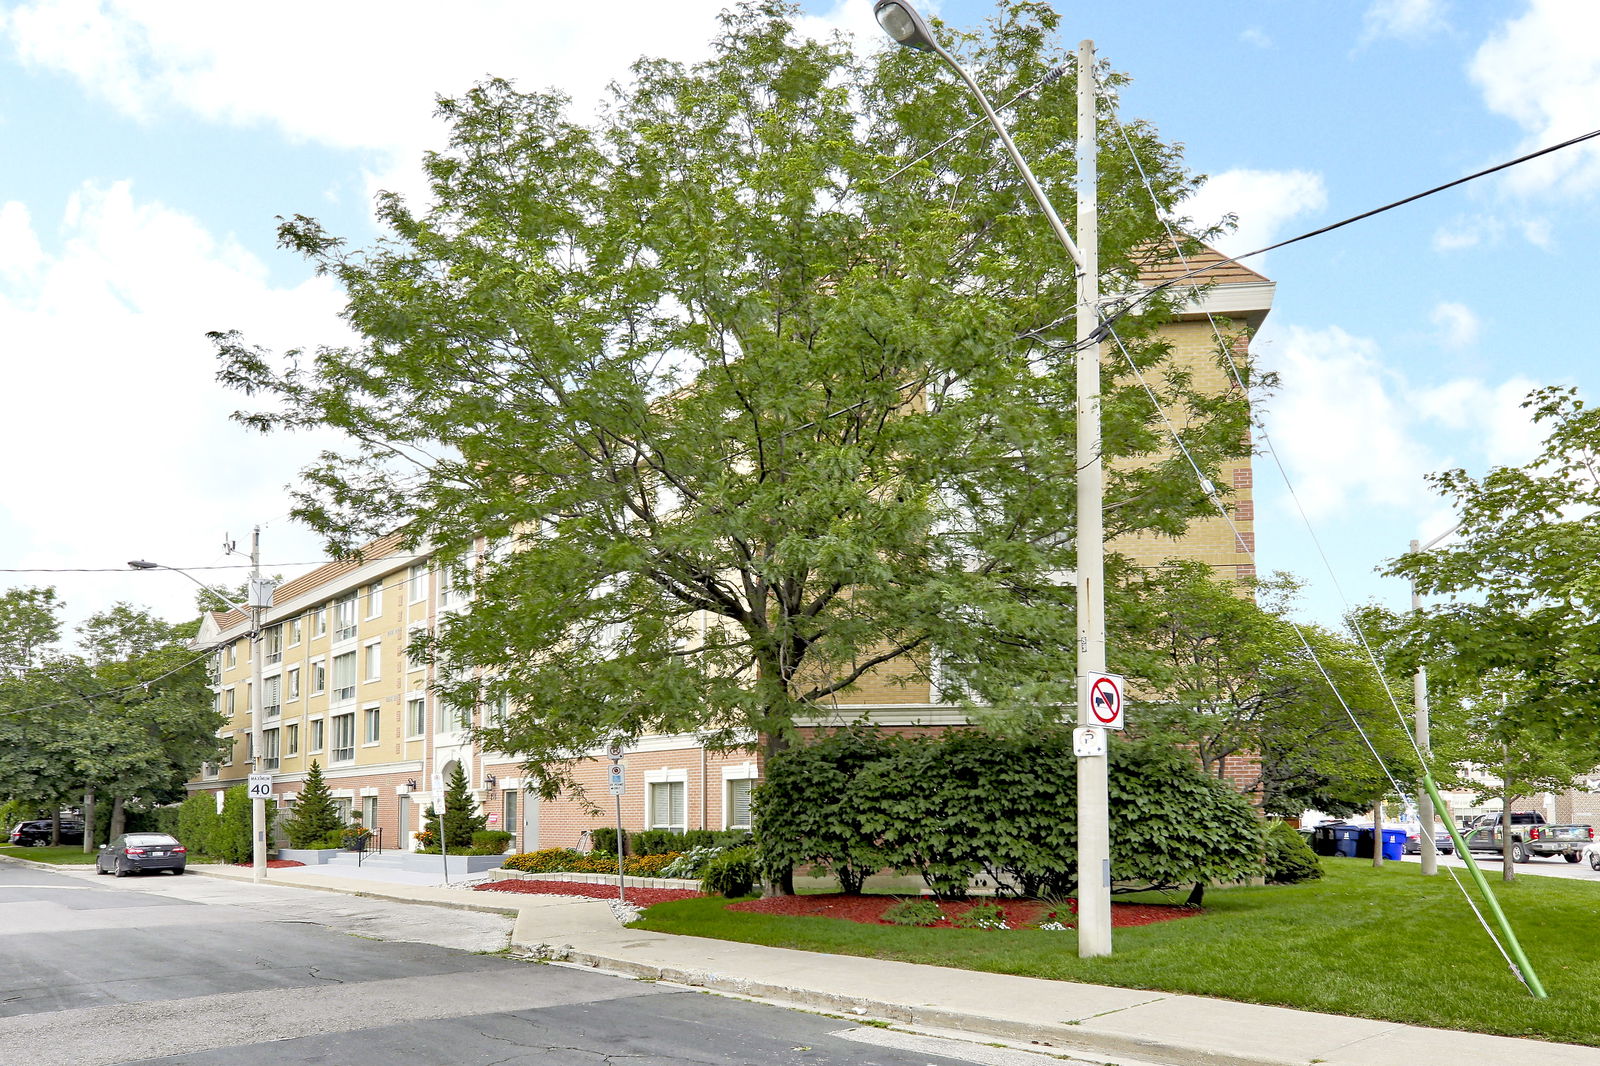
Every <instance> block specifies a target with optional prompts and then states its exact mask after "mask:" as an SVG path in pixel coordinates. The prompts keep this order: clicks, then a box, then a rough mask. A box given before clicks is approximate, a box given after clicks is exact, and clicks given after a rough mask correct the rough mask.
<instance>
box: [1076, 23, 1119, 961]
mask: <svg viewBox="0 0 1600 1066" xmlns="http://www.w3.org/2000/svg"><path fill="white" fill-rule="evenodd" d="M1094 66H1095V61H1094V42H1093V41H1082V42H1080V43H1079V45H1078V252H1079V256H1080V258H1079V261H1078V267H1079V271H1078V329H1077V340H1078V344H1077V349H1078V354H1077V386H1078V388H1077V407H1078V410H1077V415H1078V445H1077V457H1078V542H1077V548H1078V725H1080V726H1083V727H1088V728H1096V727H1098V726H1099V724H1100V723H1098V722H1097V721H1096V720H1095V717H1094V714H1093V702H1092V700H1091V699H1090V697H1089V681H1090V676H1091V675H1094V674H1102V673H1104V672H1105V669H1106V606H1105V602H1106V601H1105V522H1104V517H1103V513H1102V507H1103V498H1104V495H1105V484H1104V479H1105V470H1104V468H1103V466H1102V464H1101V458H1100V345H1099V343H1098V342H1096V341H1095V340H1094V334H1095V330H1096V329H1097V328H1098V327H1099V325H1100V228H1099V219H1098V217H1097V213H1098V211H1099V196H1098V184H1099V170H1098V158H1097V148H1096V142H1095V92H1094ZM1108 759H1109V756H1108V755H1107V753H1106V750H1105V747H1104V745H1101V747H1100V749H1099V753H1098V754H1095V755H1080V756H1078V955H1079V957H1080V958H1086V959H1087V958H1092V957H1094V956H1097V955H1109V954H1111V831H1110V828H1109V822H1110V812H1109V810H1108V807H1109V800H1108V799H1107V793H1108V788H1109V778H1110V773H1109V767H1108Z"/></svg>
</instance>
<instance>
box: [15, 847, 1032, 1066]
mask: <svg viewBox="0 0 1600 1066" xmlns="http://www.w3.org/2000/svg"><path fill="white" fill-rule="evenodd" d="M510 929H511V921H510V919H509V918H508V917H504V916H500V915H486V914H476V913H471V912H465V911H453V910H446V909H442V908H435V907H425V906H415V905H409V904H399V903H388V902H384V901H376V900H361V899H355V898H353V897H348V896H342V895H337V894H333V893H329V894H322V893H317V892H308V891H305V890H300V889H292V888H280V887H275V886H270V885H265V886H256V885H251V884H248V883H245V884H241V883H237V882H231V881H221V880H216V879H211V878H202V877H195V876H192V875H191V876H185V877H175V876H172V875H168V874H157V875H146V876H143V877H137V878H127V879H120V880H113V879H109V878H98V877H95V876H94V874H93V873H92V871H83V872H76V871H74V872H71V873H60V872H56V871H51V870H40V869H36V868H32V867H25V866H22V865H19V864H12V863H0V1048H3V1049H5V1055H4V1056H0V1057H3V1058H4V1061H7V1062H16V1063H25V1064H27V1066H55V1064H58V1063H59V1064H63V1066H64V1064H69V1063H70V1064H74V1066H98V1064H113V1063H148V1064H154V1063H160V1064H167V1066H178V1064H183V1066H224V1064H226V1066H257V1064H259V1066H267V1064H271V1066H292V1064H299V1063H308V1064H309V1063H318V1064H328V1066H369V1064H370V1066H380V1064H381V1066H395V1064H397V1063H399V1064H406V1066H429V1064H441V1066H442V1064H445V1063H449V1064H450V1066H478V1064H481V1066H514V1064H520V1063H557V1064H565V1063H573V1064H588V1063H622V1062H627V1063H629V1064H630V1066H631V1064H637V1066H649V1064H653V1063H662V1064H666V1063H674V1064H701V1063H704V1064H708V1066H720V1064H733V1063H780V1064H789V1063H795V1064H807V1066H828V1064H844V1063H850V1064H853V1066H879V1064H881V1066H948V1064H956V1063H983V1064H986V1066H1024V1064H1026V1066H1044V1064H1046V1063H1051V1062H1058V1061H1060V1060H1059V1059H1054V1058H1047V1057H1045V1056H1041V1055H1036V1054H1031V1053H1028V1052H1023V1051H1015V1050H1005V1049H997V1048H993V1047H988V1046H983V1045H979V1044H974V1043H968V1042H965V1041H954V1040H945V1039H937V1038H934V1037H929V1036H925V1035H916V1034H905V1033H897V1032H886V1031H883V1030H879V1029H876V1028H869V1027H857V1026H852V1025H850V1024H849V1023H847V1022H844V1021H840V1020H838V1019H835V1018H829V1017H825V1016H822V1015H816V1014H809V1013H804V1012H800V1011H793V1010H785V1009H782V1008H777V1007H770V1006H766V1005H763V1004H756V1003H750V1002H746V1001H742V1000H737V999H728V998H722V997H718V996H713V995H708V994H705V993H703V992H698V991H693V990H688V989H680V988H675V987H672V986H666V985H656V984H650V983H646V982H640V981H634V980H629V979H626V978H620V977H614V976H610V975H605V974H600V973H595V972H592V971H588V970H583V969H578V968H573V967H567V966H560V965H548V964H539V963H534V962H529V961H522V960H518V959H515V958H511V957H508V956H507V955H505V954H504V953H503V949H505V947H506V945H507V943H508V942H509V935H510Z"/></svg>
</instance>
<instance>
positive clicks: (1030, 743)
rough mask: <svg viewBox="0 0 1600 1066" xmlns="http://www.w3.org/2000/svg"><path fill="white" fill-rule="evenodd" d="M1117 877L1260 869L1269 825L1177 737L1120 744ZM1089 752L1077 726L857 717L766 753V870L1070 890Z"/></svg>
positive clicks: (1120, 887)
mask: <svg viewBox="0 0 1600 1066" xmlns="http://www.w3.org/2000/svg"><path fill="white" fill-rule="evenodd" d="M1110 761H1111V767H1110V770H1111V773H1110V795H1109V799H1110V811H1111V844H1112V853H1111V861H1112V877H1113V879H1114V881H1115V882H1116V885H1115V890H1116V891H1123V892H1132V891H1139V890H1141V889H1145V888H1152V887H1155V888H1174V887H1177V886H1180V885H1187V884H1200V885H1204V884H1210V883H1215V882H1231V881H1239V880H1243V879H1245V878H1248V877H1252V876H1257V875H1259V873H1260V871H1261V865H1260V829H1259V823H1258V821H1257V819H1256V816H1255V813H1254V812H1253V811H1252V810H1251V808H1250V806H1249V804H1248V803H1247V802H1246V801H1245V799H1244V798H1243V797H1242V796H1240V795H1239V794H1238V793H1237V792H1235V791H1234V790H1233V789H1231V788H1229V787H1228V786H1227V785H1225V784H1223V783H1222V782H1220V781H1217V780H1215V779H1214V778H1211V777H1208V776H1206V775H1205V774H1204V773H1203V772H1202V771H1201V770H1200V768H1199V767H1198V766H1197V765H1196V764H1195V763H1194V761H1193V760H1192V759H1189V758H1187V757H1186V756H1185V755H1184V753H1182V752H1181V751H1177V750H1174V749H1173V748H1171V747H1167V746H1162V745H1157V744H1151V743H1142V742H1136V741H1119V742H1116V743H1113V744H1112V745H1111V750H1110ZM1076 778H1077V760H1076V758H1075V757H1074V756H1073V754H1072V737H1071V731H1070V730H1069V729H1066V728H1055V729H1045V730H1039V731H1035V732H1033V733H1030V734H1028V735H1026V736H1018V737H1011V736H999V735H995V734H992V733H988V732H985V731H982V730H979V729H976V728H973V729H961V730H950V731H948V732H945V733H943V734H940V735H937V736H931V737H900V736H889V735H885V734H883V733H881V732H875V731H872V730H866V729H847V730H843V731H840V732H838V733H835V734H832V735H830V736H827V737H825V738H823V739H821V740H819V741H818V742H816V743H814V744H811V745H808V746H806V747H797V748H791V749H789V750H788V751H785V752H782V753H780V754H779V755H777V756H775V757H774V758H773V759H772V760H771V761H770V762H769V763H768V766H767V779H766V782H765V783H764V784H763V785H761V786H759V787H758V788H757V789H756V795H755V812H756V816H755V821H756V826H757V836H758V840H759V842H760V846H761V852H762V861H763V864H764V865H765V866H766V868H767V869H768V870H773V869H780V868H783V867H785V866H794V865H798V864H802V863H812V864H814V865H819V866H826V867H828V868H831V869H833V870H834V871H835V873H836V874H839V873H840V872H841V871H844V872H845V874H846V875H848V878H847V876H844V875H841V877H840V881H841V884H843V885H844V886H845V889H846V891H852V890H858V889H859V880H858V878H859V877H864V876H865V875H866V874H867V873H871V872H873V871H875V870H877V869H879V868H883V867H889V868H893V869H894V870H896V871H897V872H901V873H918V874H920V875H921V876H922V878H923V880H924V881H925V882H926V883H927V885H928V886H929V888H931V889H932V890H933V892H934V894H935V896H937V897H939V898H959V897H961V896H964V895H965V894H966V890H967V886H968V884H969V883H970V882H971V880H972V879H973V878H974V877H977V876H982V875H987V876H988V877H990V878H992V879H993V880H994V882H995V883H996V884H999V885H1011V886H1014V887H1015V888H1016V890H1018V891H1019V892H1020V893H1022V894H1024V895H1028V896H1037V895H1041V894H1046V893H1054V894H1057V895H1066V894H1070V893H1071V892H1072V891H1074V890H1075V889H1076V882H1077V839H1076V828H1077V783H1076Z"/></svg>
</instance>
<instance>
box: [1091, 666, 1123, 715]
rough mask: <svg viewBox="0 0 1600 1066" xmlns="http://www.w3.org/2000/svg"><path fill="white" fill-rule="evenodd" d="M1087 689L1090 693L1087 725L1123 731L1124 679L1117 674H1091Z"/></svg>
mask: <svg viewBox="0 0 1600 1066" xmlns="http://www.w3.org/2000/svg"><path fill="white" fill-rule="evenodd" d="M1087 681H1088V684H1087V685H1086V686H1085V689H1086V690H1087V691H1088V693H1089V717H1088V718H1087V719H1086V720H1085V722H1084V724H1085V725H1093V726H1098V727H1100V728H1101V729H1121V728H1122V727H1123V724H1124V723H1123V717H1122V678H1121V676H1119V675H1117V674H1089V675H1088V676H1087Z"/></svg>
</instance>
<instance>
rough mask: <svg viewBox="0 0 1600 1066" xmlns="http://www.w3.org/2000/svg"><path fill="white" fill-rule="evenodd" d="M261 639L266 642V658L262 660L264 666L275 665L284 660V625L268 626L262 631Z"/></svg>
mask: <svg viewBox="0 0 1600 1066" xmlns="http://www.w3.org/2000/svg"><path fill="white" fill-rule="evenodd" d="M261 640H262V642H263V644H265V646H266V647H265V652H264V653H265V655H266V658H265V659H263V660H261V662H262V665H264V666H273V665H276V664H277V663H281V662H283V626H282V625H275V626H268V627H267V628H266V629H263V630H262V631H261Z"/></svg>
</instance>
